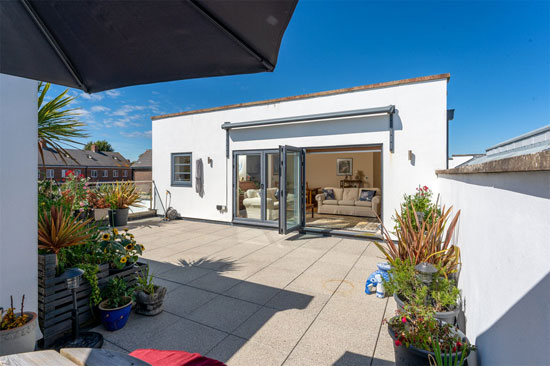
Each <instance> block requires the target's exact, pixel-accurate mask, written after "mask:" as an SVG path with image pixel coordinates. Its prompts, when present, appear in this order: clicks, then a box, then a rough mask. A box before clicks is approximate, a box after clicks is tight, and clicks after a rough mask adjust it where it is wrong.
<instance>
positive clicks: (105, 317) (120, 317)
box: [99, 297, 132, 331]
mask: <svg viewBox="0 0 550 366" xmlns="http://www.w3.org/2000/svg"><path fill="white" fill-rule="evenodd" d="M125 300H127V301H128V302H127V303H126V305H123V306H120V307H118V308H114V309H109V308H107V307H106V306H107V301H109V300H108V299H107V300H103V301H102V302H101V303H99V314H100V318H101V323H102V324H103V326H104V327H105V329H107V330H109V331H114V330H119V329H122V328H123V327H124V326H125V325H126V322H127V321H128V318H129V317H130V312H131V311H132V299H131V298H130V297H126V298H125Z"/></svg>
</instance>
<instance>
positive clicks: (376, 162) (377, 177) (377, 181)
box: [372, 152, 382, 189]
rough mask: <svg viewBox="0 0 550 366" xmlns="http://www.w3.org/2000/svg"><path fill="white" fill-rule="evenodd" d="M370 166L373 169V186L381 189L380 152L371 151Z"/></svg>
mask: <svg viewBox="0 0 550 366" xmlns="http://www.w3.org/2000/svg"><path fill="white" fill-rule="evenodd" d="M372 168H373V171H374V174H373V177H372V182H373V187H376V188H380V189H382V153H381V152H374V153H372Z"/></svg>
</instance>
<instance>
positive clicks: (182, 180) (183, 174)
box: [172, 153, 193, 187]
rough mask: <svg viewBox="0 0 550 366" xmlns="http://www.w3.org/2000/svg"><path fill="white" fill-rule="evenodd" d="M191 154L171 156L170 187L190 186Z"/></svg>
mask: <svg viewBox="0 0 550 366" xmlns="http://www.w3.org/2000/svg"><path fill="white" fill-rule="evenodd" d="M192 161H193V159H192V154H191V153H175V154H172V185H173V186H184V187H191V186H192V181H191V179H192V170H193V169H192V166H191V165H192Z"/></svg>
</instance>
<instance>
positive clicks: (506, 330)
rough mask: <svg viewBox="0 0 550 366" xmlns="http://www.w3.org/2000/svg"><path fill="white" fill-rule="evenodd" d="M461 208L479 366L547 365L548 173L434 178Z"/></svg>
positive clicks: (463, 280) (447, 200) (469, 312)
mask: <svg viewBox="0 0 550 366" xmlns="http://www.w3.org/2000/svg"><path fill="white" fill-rule="evenodd" d="M438 190H439V192H440V193H441V197H442V202H443V204H446V205H453V206H454V207H455V208H456V209H460V210H461V217H460V221H459V225H458V228H457V231H456V237H455V239H456V243H457V244H458V245H459V246H460V248H461V253H462V263H463V266H462V271H461V275H460V283H459V287H460V288H461V289H462V291H463V298H464V305H465V309H464V310H465V316H466V332H467V336H468V337H469V339H470V340H471V341H472V342H475V343H476V345H477V346H478V347H479V349H478V352H477V354H478V361H479V362H480V364H482V365H548V364H550V237H549V233H550V171H539V172H502V173H479V174H439V179H438Z"/></svg>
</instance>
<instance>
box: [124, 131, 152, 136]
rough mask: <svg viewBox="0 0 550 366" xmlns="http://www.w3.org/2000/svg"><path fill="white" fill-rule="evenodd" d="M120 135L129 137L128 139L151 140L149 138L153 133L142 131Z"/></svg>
mask: <svg viewBox="0 0 550 366" xmlns="http://www.w3.org/2000/svg"><path fill="white" fill-rule="evenodd" d="M120 134H121V135H122V136H125V137H129V138H138V137H146V138H151V136H153V131H151V130H148V131H143V132H142V131H133V132H124V131H121V132H120Z"/></svg>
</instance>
